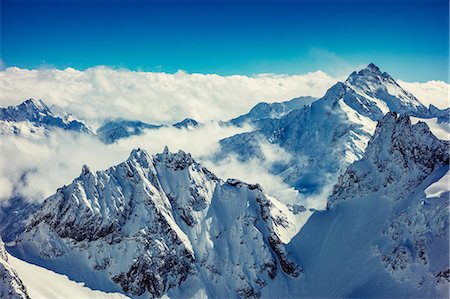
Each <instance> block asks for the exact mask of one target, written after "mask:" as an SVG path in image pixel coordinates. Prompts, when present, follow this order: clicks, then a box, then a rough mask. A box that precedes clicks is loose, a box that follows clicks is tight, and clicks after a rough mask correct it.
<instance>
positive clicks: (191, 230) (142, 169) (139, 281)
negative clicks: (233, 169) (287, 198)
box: [17, 147, 301, 297]
mask: <svg viewBox="0 0 450 299" xmlns="http://www.w3.org/2000/svg"><path fill="white" fill-rule="evenodd" d="M294 217H295V215H294V214H293V213H291V212H290V211H289V209H288V208H287V207H286V206H284V205H283V204H281V203H280V202H278V201H277V200H276V199H274V198H272V197H269V196H268V195H266V194H264V192H263V191H262V189H261V187H259V186H257V185H248V184H245V183H243V182H240V181H237V180H229V181H227V182H224V181H222V180H220V179H218V178H217V177H216V176H215V175H214V174H212V173H211V172H209V171H208V170H207V169H206V168H204V167H202V166H201V165H200V164H199V163H197V162H196V161H195V160H194V159H193V158H192V157H191V155H190V154H187V153H184V152H182V151H179V152H178V153H170V152H169V150H168V148H167V147H166V148H165V149H164V151H163V153H161V154H157V155H155V156H153V157H151V156H149V155H148V154H147V153H146V152H145V151H143V150H139V149H137V150H133V152H132V153H131V155H130V157H129V158H128V159H127V160H126V161H125V162H123V163H121V164H119V165H117V166H113V167H111V168H109V169H107V170H105V171H97V172H92V171H91V170H90V169H89V168H88V167H87V166H83V169H82V173H81V175H80V176H79V177H78V178H76V179H75V180H74V181H73V182H72V183H71V184H70V185H68V186H65V187H63V188H60V189H58V190H57V192H56V193H55V194H54V195H52V196H50V197H49V198H48V199H46V200H45V202H44V204H43V207H42V208H41V209H40V210H39V211H38V212H37V214H36V215H35V217H34V218H33V219H32V221H31V222H30V223H29V225H28V226H27V228H26V231H25V232H24V233H23V234H22V235H21V236H20V238H19V240H18V246H17V248H18V251H20V250H22V251H24V252H33V253H34V254H35V255H37V256H39V257H40V258H41V259H44V260H54V261H55V262H56V261H57V260H64V257H66V256H77V257H78V258H77V263H78V265H82V267H83V269H85V270H83V271H88V272H91V273H94V274H93V275H95V273H96V272H98V273H102V274H99V275H100V276H103V275H105V274H106V275H107V276H108V277H109V280H110V282H111V281H112V282H114V283H117V284H119V285H120V286H121V288H122V290H123V291H124V292H126V293H128V294H131V295H142V294H144V293H148V294H149V295H150V296H151V297H161V296H162V295H163V294H165V293H167V292H168V291H170V290H171V289H176V288H177V287H178V286H180V285H181V284H182V283H183V282H184V281H185V280H188V279H189V280H190V281H192V280H194V281H196V283H198V284H201V285H208V288H207V289H209V290H213V291H214V292H218V293H220V294H225V295H227V296H237V295H239V296H242V297H259V296H260V289H261V288H262V287H264V286H265V285H267V284H268V283H269V282H270V280H271V279H273V278H274V277H275V276H276V275H277V273H278V270H277V269H278V267H279V266H280V270H282V271H284V272H285V273H286V274H287V275H290V276H293V277H295V276H298V275H299V274H300V273H301V267H300V266H299V265H297V264H296V263H295V262H293V261H292V260H291V259H290V257H289V252H288V251H286V250H285V249H284V245H285V242H286V241H287V240H288V238H289V236H288V235H289V234H292V232H288V230H289V231H292V230H293V229H295V224H294V222H295V221H294V220H293V219H294ZM25 258H26V257H25ZM55 267H56V268H57V266H55ZM66 267H67V266H66ZM56 270H58V269H56ZM64 274H67V275H68V276H69V277H71V274H73V273H65V272H64ZM88 286H89V284H88ZM92 287H95V286H92ZM211 295H212V294H211Z"/></svg>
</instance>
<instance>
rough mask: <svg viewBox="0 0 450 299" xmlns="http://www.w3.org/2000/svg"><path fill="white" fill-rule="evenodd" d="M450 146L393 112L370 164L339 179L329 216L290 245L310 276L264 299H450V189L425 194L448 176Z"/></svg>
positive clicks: (313, 221) (321, 215) (372, 147)
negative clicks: (431, 195) (314, 298)
mask: <svg viewBox="0 0 450 299" xmlns="http://www.w3.org/2000/svg"><path fill="white" fill-rule="evenodd" d="M448 146H449V143H448V142H446V141H441V140H438V139H437V138H436V137H435V136H434V135H433V134H432V133H431V132H430V131H429V129H428V127H427V125H426V124H425V123H418V124H415V125H411V123H410V121H409V118H408V117H407V116H398V115H396V114H395V113H388V114H387V115H386V116H385V117H384V118H383V119H382V120H381V121H380V122H379V124H378V126H377V129H376V132H375V134H374V136H373V137H372V139H371V140H370V142H369V145H368V146H367V150H366V153H365V154H364V157H363V158H362V159H361V160H360V161H357V162H355V163H353V164H352V165H351V166H350V167H349V168H348V169H347V170H346V172H345V174H344V175H343V176H342V177H340V179H339V184H338V185H337V186H336V187H335V188H334V191H333V194H332V195H331V197H330V199H329V205H328V210H326V211H322V212H316V213H314V214H313V216H312V217H311V218H310V219H309V220H308V222H307V224H306V225H305V226H304V227H303V228H302V230H301V231H300V233H299V234H298V235H297V236H296V237H295V238H294V239H292V241H291V242H290V244H289V245H288V249H289V250H290V251H291V252H293V255H294V256H295V259H296V261H297V262H298V263H302V266H303V270H304V275H303V276H302V277H300V278H298V279H296V280H290V281H282V280H281V278H277V279H276V280H275V281H274V283H273V284H272V285H270V286H269V287H268V288H266V289H265V290H263V294H264V295H266V296H268V297H280V296H292V297H296V296H297V297H302V296H307V297H322V298H330V297H333V298H343V297H350V298H387V297H389V298H398V297H402V298H448V296H449V294H448V292H449V282H450V280H449V275H450V268H449V260H448V257H449V244H448V238H449V213H448V208H449V185H448V184H447V186H445V187H444V188H445V189H443V190H440V192H433V193H434V194H435V195H434V196H433V197H430V196H427V194H426V193H427V191H426V190H428V189H429V188H431V187H432V186H433V185H435V184H436V183H437V182H439V181H441V180H442V178H443V177H444V175H446V173H448V171H449V151H448ZM442 187H443V186H442V185H441V186H440V188H442ZM282 286H283V287H282Z"/></svg>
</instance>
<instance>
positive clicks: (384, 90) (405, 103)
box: [217, 64, 448, 196]
mask: <svg viewBox="0 0 450 299" xmlns="http://www.w3.org/2000/svg"><path fill="white" fill-rule="evenodd" d="M431 110H433V111H431ZM390 111H392V112H398V113H401V114H402V115H403V114H408V115H413V116H417V117H420V118H429V117H438V116H439V115H440V116H441V118H442V115H444V114H446V113H447V114H448V112H445V111H443V110H438V109H434V108H430V110H429V109H427V108H426V107H425V106H424V105H422V104H421V103H420V102H419V101H418V100H417V99H416V98H415V97H414V96H413V95H412V94H410V93H409V92H407V91H405V90H404V89H402V88H401V87H400V86H399V85H398V84H397V83H396V82H395V80H394V79H393V78H392V77H391V76H390V75H389V74H387V73H385V72H384V73H382V72H381V71H380V70H379V68H378V67H377V66H375V65H373V64H370V65H368V66H367V67H366V68H364V69H362V70H361V71H359V72H353V73H352V74H351V75H350V76H349V77H348V78H347V80H346V81H345V82H338V83H336V84H335V85H334V86H332V87H331V88H330V89H329V90H328V91H327V93H326V94H325V95H324V96H323V97H322V98H321V99H319V100H317V101H314V102H313V103H312V104H311V105H309V106H306V107H303V108H301V109H296V110H293V111H291V112H290V113H288V114H286V115H284V116H282V117H280V118H278V119H270V118H267V119H264V120H260V121H258V122H255V123H254V125H255V126H256V130H255V131H252V132H249V133H244V134H239V135H235V136H232V137H229V138H226V139H224V140H222V141H221V146H222V150H221V152H220V153H219V154H218V155H217V159H219V160H220V159H222V158H223V157H226V156H227V155H229V154H230V153H232V154H236V155H237V156H238V157H239V158H240V159H241V160H243V161H246V160H250V159H261V160H264V158H265V156H264V153H263V151H262V148H261V146H260V144H261V141H263V142H269V143H272V144H275V145H277V146H280V147H281V148H282V149H283V150H284V151H286V152H287V153H288V154H290V156H291V159H290V160H289V159H285V161H281V162H277V164H276V165H273V167H272V172H273V173H274V174H276V175H278V176H280V177H282V178H283V179H284V181H285V182H286V183H288V184H289V185H290V186H292V187H294V188H295V189H297V190H298V191H299V192H301V193H302V194H303V195H305V196H311V195H317V194H324V192H325V193H327V195H329V193H328V192H329V191H328V190H329V189H330V190H331V186H333V185H334V184H336V183H337V181H336V178H338V177H339V176H340V175H341V174H342V173H343V172H344V171H345V170H346V168H347V167H348V166H349V165H350V164H351V163H353V162H354V161H357V160H359V159H361V158H362V156H363V154H364V151H365V148H366V146H367V143H368V141H369V139H370V137H371V136H372V134H373V133H374V131H375V126H376V124H377V121H379V120H380V119H381V118H383V116H384V115H385V114H386V113H388V112H390ZM441 114H442V115H441Z"/></svg>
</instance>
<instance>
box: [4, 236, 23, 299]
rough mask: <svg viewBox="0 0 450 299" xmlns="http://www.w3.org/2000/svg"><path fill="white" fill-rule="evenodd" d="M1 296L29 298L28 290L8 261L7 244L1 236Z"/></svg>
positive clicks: (9, 298) (10, 298)
mask: <svg viewBox="0 0 450 299" xmlns="http://www.w3.org/2000/svg"><path fill="white" fill-rule="evenodd" d="M0 298H8V299H28V298H30V297H29V296H28V293H27V290H26V288H25V286H24V285H23V283H22V281H21V280H20V278H19V276H18V275H17V273H16V271H15V270H14V269H13V268H12V267H11V265H9V263H8V255H7V254H6V250H5V244H4V243H3V241H2V239H1V238H0Z"/></svg>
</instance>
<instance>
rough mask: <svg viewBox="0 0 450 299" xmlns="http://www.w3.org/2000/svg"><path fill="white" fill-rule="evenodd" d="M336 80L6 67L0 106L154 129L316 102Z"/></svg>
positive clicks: (1, 76) (320, 75)
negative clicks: (33, 105)
mask: <svg viewBox="0 0 450 299" xmlns="http://www.w3.org/2000/svg"><path fill="white" fill-rule="evenodd" d="M336 81H337V79H336V78H333V77H331V76H329V75H327V74H325V73H324V72H321V71H317V72H314V73H308V74H305V75H296V76H288V75H273V74H264V75H255V76H253V77H248V76H240V75H235V76H219V75H214V74H209V75H208V74H206V75H204V74H187V73H185V72H183V71H178V72H177V73H175V74H167V73H154V72H135V71H129V70H124V69H112V68H109V67H104V66H99V67H94V68H90V69H87V70H85V71H78V70H75V69H72V68H67V69H64V70H58V69H37V70H27V69H20V68H17V67H10V68H7V69H6V70H4V71H1V72H0V89H1V90H2V93H3V94H2V97H1V105H2V106H8V105H17V104H18V103H20V102H22V101H23V100H25V99H27V98H36V99H37V98H41V99H43V100H44V102H46V103H47V104H48V105H49V106H50V105H57V106H59V107H61V108H63V109H64V110H66V111H67V112H69V113H72V114H73V115H75V116H76V117H78V118H79V119H82V120H85V121H86V122H88V123H90V124H93V125H94V126H98V125H99V124H100V123H101V122H102V121H104V120H105V119H108V118H127V119H138V120H142V121H146V122H149V123H154V124H162V123H163V124H171V123H174V122H177V121H180V120H182V119H184V118H186V117H189V118H194V119H196V120H198V121H208V120H228V119H231V118H233V117H235V116H237V115H240V114H243V113H246V112H247V111H248V110H249V109H250V108H251V107H252V106H254V105H255V104H256V103H258V102H261V101H268V102H274V101H283V100H289V99H292V98H294V97H298V96H302V95H309V96H315V97H321V96H323V95H324V94H325V91H326V90H327V89H328V88H329V87H330V86H332V85H333V84H334V83H335V82H336Z"/></svg>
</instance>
